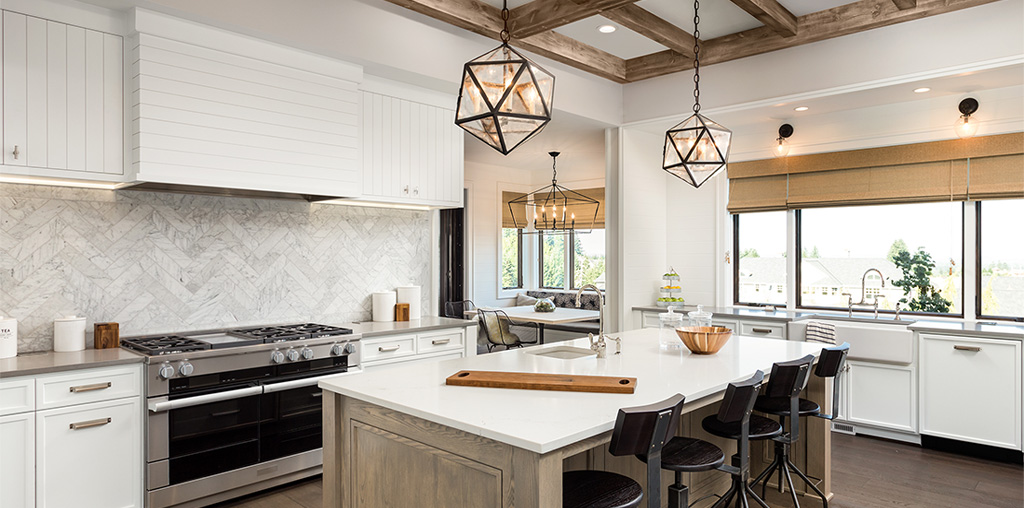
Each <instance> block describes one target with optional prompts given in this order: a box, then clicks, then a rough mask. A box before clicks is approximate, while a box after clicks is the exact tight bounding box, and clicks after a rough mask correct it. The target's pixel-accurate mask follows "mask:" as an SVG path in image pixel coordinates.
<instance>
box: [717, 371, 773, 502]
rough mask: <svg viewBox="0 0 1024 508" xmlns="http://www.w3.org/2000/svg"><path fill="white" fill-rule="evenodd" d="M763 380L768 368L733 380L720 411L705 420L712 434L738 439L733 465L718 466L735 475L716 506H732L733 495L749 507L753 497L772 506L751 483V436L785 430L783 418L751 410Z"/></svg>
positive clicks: (755, 436)
mask: <svg viewBox="0 0 1024 508" xmlns="http://www.w3.org/2000/svg"><path fill="white" fill-rule="evenodd" d="M762 381H764V372H761V371H757V372H755V373H754V375H753V376H752V377H751V378H750V379H747V380H745V381H741V382H739V383H730V384H729V386H728V388H726V390H725V398H723V399H722V405H721V407H719V409H718V414H714V415H711V416H708V417H707V418H704V420H703V421H702V422H701V426H702V427H704V430H706V431H708V432H710V433H711V434H714V435H716V436H719V437H724V438H728V439H735V440H736V442H737V448H738V451H737V453H736V455H733V458H732V462H733V463H732V465H731V466H726V465H722V466H719V467H718V469H719V470H720V471H724V472H726V473H729V474H730V475H732V486H731V487H729V490H728V491H727V492H726V493H725V494H724V495H723V496H722V498H721V499H719V500H718V502H717V503H715V504H714V506H713V507H712V508H724V507H726V506H729V503H730V502H731V501H732V500H733V499H736V506H737V507H742V508H749V506H750V499H753V500H754V501H756V502H757V504H759V505H761V506H763V507H764V508H768V505H767V504H765V502H764V501H762V500H761V498H759V497H757V494H755V493H754V491H753V490H751V489H750V486H749V485H747V481H748V480H749V479H750V440H751V439H769V438H772V437H775V436H777V435H779V434H781V433H782V426H781V425H779V422H776V421H775V420H772V419H770V418H765V417H763V416H757V415H754V414H751V413H752V412H753V410H754V402H755V401H756V400H757V392H758V390H760V389H761V382H762Z"/></svg>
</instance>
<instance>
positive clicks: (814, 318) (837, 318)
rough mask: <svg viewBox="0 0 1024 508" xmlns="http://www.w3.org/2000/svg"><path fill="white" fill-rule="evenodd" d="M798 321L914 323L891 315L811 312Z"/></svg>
mask: <svg viewBox="0 0 1024 508" xmlns="http://www.w3.org/2000/svg"><path fill="white" fill-rule="evenodd" d="M799 321H848V322H851V323H872V324H880V325H899V326H908V325H912V324H914V321H907V320H905V319H893V318H892V317H891V316H882V317H877V318H875V317H870V316H853V317H847V316H834V315H830V314H813V315H810V316H804V317H801V318H800V319H799Z"/></svg>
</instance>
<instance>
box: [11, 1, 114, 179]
mask: <svg viewBox="0 0 1024 508" xmlns="http://www.w3.org/2000/svg"><path fill="white" fill-rule="evenodd" d="M2 26H3V36H2V37H0V39H2V40H3V51H2V54H3V78H2V81H3V108H2V113H3V150H4V154H3V168H2V171H3V172H4V173H13V174H20V175H29V176H45V177H66V178H76V179H97V180H118V179H120V177H121V175H123V173H124V94H123V85H124V66H123V51H124V50H123V45H124V44H123V39H122V37H121V36H119V35H114V34H109V33H104V32H100V31H97V30H90V29H86V28H81V27H78V26H73V25H67V24H64V23H58V22H56V21H49V20H45V19H42V18H39V17H34V16H28V15H25V14H21V13H17V12H13V11H3V23H2Z"/></svg>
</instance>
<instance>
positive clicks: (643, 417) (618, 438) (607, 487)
mask: <svg viewBox="0 0 1024 508" xmlns="http://www.w3.org/2000/svg"><path fill="white" fill-rule="evenodd" d="M683 400H684V397H683V396H682V395H680V394H677V395H675V396H673V397H670V398H668V399H666V400H664V401H662V402H657V403H654V404H650V405H647V406H638V407H631V408H623V409H620V410H619V414H618V416H616V418H615V430H614V431H613V432H612V441H611V443H610V444H609V445H608V451H609V453H611V454H612V455H616V456H622V455H636V456H644V457H645V458H646V459H647V506H648V508H660V507H661V493H660V491H661V454H662V448H663V447H664V446H665V442H666V441H668V438H669V437H670V436H672V435H673V434H674V433H675V429H677V428H679V413H680V412H681V411H682V409H683ZM643 497H644V492H643V489H642V488H641V487H640V484H639V483H637V482H636V481H634V480H633V479H632V478H630V477H628V476H624V475H620V474H617V473H611V472H608V471H568V472H565V473H563V474H562V507H563V508H636V507H639V506H640V502H641V500H642V499H643Z"/></svg>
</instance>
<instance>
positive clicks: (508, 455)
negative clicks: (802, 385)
mask: <svg viewBox="0 0 1024 508" xmlns="http://www.w3.org/2000/svg"><path fill="white" fill-rule="evenodd" d="M618 335H619V336H620V337H621V338H622V352H621V354H619V355H616V354H615V353H614V346H612V347H610V348H609V353H608V357H607V358H605V359H598V358H596V357H594V356H586V357H582V358H577V359H572V360H565V359H558V358H550V357H546V356H541V355H537V354H536V353H537V352H540V351H543V350H544V349H545V348H542V347H533V348H525V349H515V350H511V351H505V352H501V353H495V354H488V355H482V356H477V357H473V358H463V359H458V360H449V361H441V362H431V363H424V364H416V365H410V366H408V367H404V368H401V369H393V370H389V371H383V372H377V373H374V372H367V373H364V374H360V375H358V376H347V377H342V378H337V379H333V380H325V381H321V382H320V386H321V388H323V389H324V404H323V405H324V411H323V418H324V506H330V507H339V506H343V507H352V508H355V507H359V508H372V507H384V506H417V507H423V508H426V507H437V508H445V507H457V506H458V507H463V506H464V507H481V508H482V507H520V508H521V507H531V508H532V507H538V508H539V507H557V506H560V505H561V490H562V474H561V473H562V471H563V470H572V469H584V468H592V469H604V470H609V471H616V472H620V473H623V474H627V475H629V476H631V477H633V478H634V479H636V480H637V481H639V482H640V483H641V485H643V484H644V483H645V482H644V474H643V471H644V466H643V464H642V463H641V462H640V461H638V460H636V459H635V458H633V457H612V456H611V455H609V454H608V453H607V451H606V450H607V443H608V441H609V440H610V439H611V430H612V428H613V426H614V422H615V416H616V412H617V411H618V409H619V408H621V407H628V406H637V405H643V404H649V403H652V402H656V401H660V400H663V399H666V398H668V397H670V396H672V395H674V394H676V393H682V394H683V395H685V396H686V404H685V406H684V409H683V411H684V413H685V414H684V417H683V418H682V419H681V426H682V428H681V429H679V430H678V433H680V434H683V435H689V436H693V437H699V438H702V439H706V440H709V441H712V442H714V443H715V444H717V445H719V446H721V447H722V448H723V449H724V450H725V451H726V453H727V455H728V454H732V453H733V452H734V451H735V446H734V444H733V443H732V442H731V441H727V440H723V439H719V438H716V437H713V436H711V435H709V434H707V433H705V432H703V430H702V429H701V427H700V419H702V418H704V417H705V416H706V415H708V414H712V413H714V412H715V411H716V410H717V405H718V402H719V401H720V400H721V398H722V395H723V393H724V390H725V388H726V386H727V385H728V383H729V382H732V381H738V380H741V379H745V378H747V377H749V376H750V375H751V374H753V372H754V371H755V370H758V369H761V370H763V371H765V372H766V373H768V372H770V369H771V365H772V363H773V362H778V361H786V360H792V359H796V358H800V357H802V356H804V355H807V354H815V355H817V354H818V353H819V352H820V350H821V345H820V344H809V343H805V342H796V341H779V340H772V339H761V338H752V337H733V338H732V339H731V340H730V341H729V343H728V344H727V345H726V346H725V347H724V348H723V349H722V350H721V351H720V352H719V353H718V354H716V355H711V356H701V355H693V354H690V353H689V352H688V351H686V350H683V351H681V352H680V351H662V350H660V349H659V346H658V330H655V329H645V330H635V331H629V332H623V333H621V334H618ZM567 345H573V346H578V347H584V348H585V347H587V341H586V339H580V340H576V341H572V342H561V343H559V344H558V345H557V346H550V347H564V346H567ZM460 370H491V371H505V372H537V373H552V374H577V375H599V376H616V377H618V376H623V377H635V378H637V385H636V392H635V393H633V394H629V395H624V394H604V393H579V392H551V391H534V390H507V389H493V388H476V387H457V386H446V385H445V378H447V377H448V376H450V375H452V374H454V373H456V372H458V371H460ZM807 396H808V397H809V398H811V399H813V400H815V401H817V402H818V403H819V404H821V405H822V406H823V407H828V405H827V403H828V401H829V394H828V393H827V390H826V386H825V383H824V381H823V380H822V379H820V378H817V377H813V376H812V379H811V385H810V386H809V387H808V393H807ZM809 420H810V421H808V422H807V423H806V424H804V425H802V426H801V431H802V433H803V434H804V436H805V442H804V443H803V446H798V447H797V449H796V450H795V452H794V456H795V457H796V462H797V463H798V465H800V466H801V467H802V468H803V469H804V471H805V472H807V473H808V474H809V475H810V476H812V477H816V478H821V479H822V480H823V481H822V483H821V484H820V485H819V488H821V489H822V490H823V491H825V492H829V491H830V488H829V487H830V485H829V480H830V479H829V476H830V474H829V468H830V463H829V459H830V458H829V447H830V440H829V432H828V431H827V427H826V425H825V424H826V422H825V421H824V420H818V419H813V418H812V419H809ZM751 455H752V468H753V471H755V472H757V471H760V468H761V467H763V463H762V459H763V458H764V454H763V453H761V451H760V447H758V448H755V450H754V451H752V453H751ZM686 476H687V478H686V482H687V484H688V485H690V488H691V495H690V496H691V497H690V498H691V499H697V498H699V497H701V496H703V495H706V494H710V493H712V492H718V493H722V492H724V491H725V490H726V489H727V488H728V481H729V479H728V475H726V474H724V473H720V472H708V473H701V474H694V475H686ZM670 480H671V475H670V474H669V473H668V472H664V474H663V488H664V487H665V486H667V485H668V483H669V482H670ZM645 488H646V486H645ZM805 499H806V500H807V501H808V502H809V503H808V505H809V506H814V504H813V503H810V501H811V498H805ZM704 504H710V503H704Z"/></svg>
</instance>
